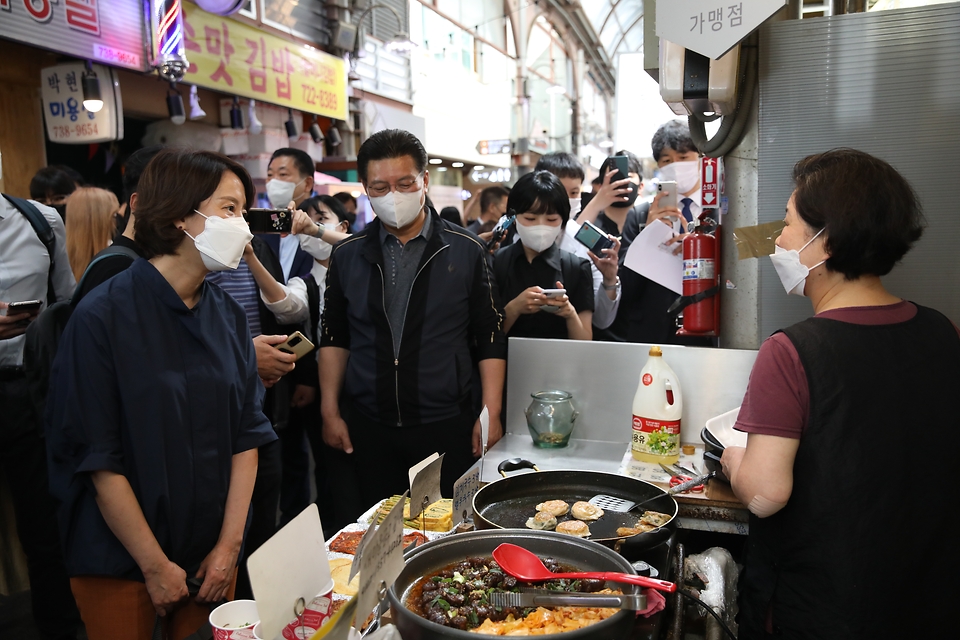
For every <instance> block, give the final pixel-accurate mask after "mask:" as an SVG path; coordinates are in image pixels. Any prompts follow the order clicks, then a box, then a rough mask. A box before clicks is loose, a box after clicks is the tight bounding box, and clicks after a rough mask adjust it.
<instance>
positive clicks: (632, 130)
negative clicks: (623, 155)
mask: <svg viewBox="0 0 960 640" xmlns="http://www.w3.org/2000/svg"><path fill="white" fill-rule="evenodd" d="M616 117H617V122H616V125H617V127H616V132H615V136H614V141H615V142H616V145H615V147H614V150H615V151H616V150H620V149H627V150H628V151H632V152H633V153H635V154H637V155H638V156H640V157H641V158H650V157H653V152H652V151H651V150H650V140H651V138H653V134H654V133H656V131H657V129H658V128H659V127H660V125H662V124H663V123H664V122H666V121H668V120H673V119H675V118H677V117H679V116H677V115H675V114H674V113H673V111H671V110H670V108H669V107H668V106H667V104H666V103H665V102H664V101H663V100H662V99H661V98H660V87H659V85H658V84H657V82H656V81H655V80H654V79H653V78H651V77H650V76H649V75H648V74H647V72H646V71H644V70H643V53H621V54H620V58H619V62H618V64H617V109H616Z"/></svg>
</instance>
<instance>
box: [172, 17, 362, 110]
mask: <svg viewBox="0 0 960 640" xmlns="http://www.w3.org/2000/svg"><path fill="white" fill-rule="evenodd" d="M183 21H184V30H185V31H186V40H185V43H184V44H185V47H186V54H187V60H189V62H190V68H189V69H188V70H187V74H186V76H185V77H184V79H183V81H184V82H186V83H188V84H195V85H197V86H200V87H206V88H208V89H214V90H216V91H221V92H223V93H226V94H229V95H238V96H242V97H245V98H254V99H255V100H262V101H264V102H269V103H272V104H276V105H280V106H284V107H290V108H293V109H297V110H298V111H303V112H305V113H315V114H317V115H321V116H326V117H328V118H334V119H336V120H346V119H347V72H346V65H345V64H344V61H343V59H342V58H338V57H336V56H332V55H330V54H328V53H324V52H323V51H319V50H317V49H314V48H313V47H309V46H306V45H298V44H294V43H292V42H288V41H286V40H283V39H282V38H278V37H276V36H273V35H270V34H268V33H265V32H263V31H260V30H258V29H255V28H254V27H251V26H248V25H246V24H244V23H242V22H238V21H236V20H231V19H230V18H223V17H220V16H215V15H213V14H210V13H207V12H206V11H203V10H201V9H199V8H197V7H196V6H194V5H192V4H184V5H183Z"/></svg>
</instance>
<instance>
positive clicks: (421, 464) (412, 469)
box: [407, 453, 440, 517]
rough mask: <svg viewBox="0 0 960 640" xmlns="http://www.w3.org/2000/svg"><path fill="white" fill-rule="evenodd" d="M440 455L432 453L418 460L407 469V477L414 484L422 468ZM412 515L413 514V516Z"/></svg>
mask: <svg viewBox="0 0 960 640" xmlns="http://www.w3.org/2000/svg"><path fill="white" fill-rule="evenodd" d="M439 457H440V454H439V453H431V454H430V455H429V456H427V457H426V458H424V459H423V460H421V461H420V462H418V463H417V464H415V465H413V466H412V467H410V470H409V471H407V477H408V478H410V484H411V485H413V479H414V478H416V477H417V474H418V473H420V470H421V469H423V468H425V467H426V466H427V465H428V464H430V463H431V462H433V461H434V460H436V459H437V458H439ZM411 517H412V516H411Z"/></svg>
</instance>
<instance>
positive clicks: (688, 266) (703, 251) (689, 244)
mask: <svg viewBox="0 0 960 640" xmlns="http://www.w3.org/2000/svg"><path fill="white" fill-rule="evenodd" d="M718 292H719V287H718V286H717V239H716V237H714V236H713V235H711V234H709V233H706V232H705V231H704V230H703V228H702V227H701V226H700V225H699V224H698V226H697V227H696V228H695V229H694V231H693V233H691V234H689V235H688V236H687V237H685V238H684V239H683V298H685V299H686V300H685V301H689V304H688V305H687V306H685V307H684V308H683V330H684V332H686V333H710V332H715V331H716V330H717V326H716V314H715V308H714V307H715V304H716V302H717V298H716V294H717V293H718ZM691 298H693V301H691Z"/></svg>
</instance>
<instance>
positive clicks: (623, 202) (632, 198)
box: [610, 182, 640, 209]
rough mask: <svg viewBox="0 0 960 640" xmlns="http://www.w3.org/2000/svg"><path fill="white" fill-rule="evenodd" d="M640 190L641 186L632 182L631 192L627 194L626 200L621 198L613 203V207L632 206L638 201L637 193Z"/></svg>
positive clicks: (623, 207)
mask: <svg viewBox="0 0 960 640" xmlns="http://www.w3.org/2000/svg"><path fill="white" fill-rule="evenodd" d="M639 192H640V189H639V187H637V185H635V184H634V183H632V182H631V183H630V193H629V194H628V195H627V199H626V200H619V201H617V202H614V203H612V204H611V205H610V206H611V207H616V208H617V209H626V208H627V207H632V206H633V203H634V202H636V201H637V194H638V193H639Z"/></svg>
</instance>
